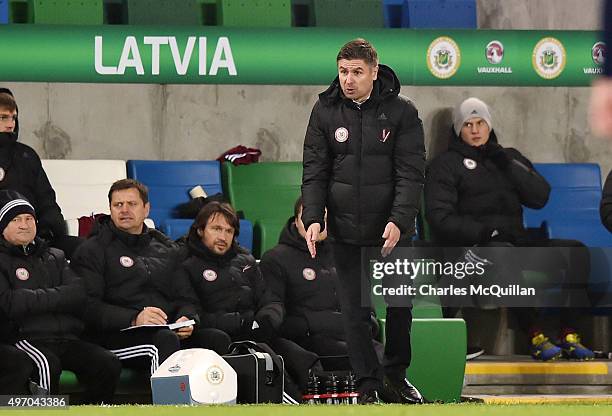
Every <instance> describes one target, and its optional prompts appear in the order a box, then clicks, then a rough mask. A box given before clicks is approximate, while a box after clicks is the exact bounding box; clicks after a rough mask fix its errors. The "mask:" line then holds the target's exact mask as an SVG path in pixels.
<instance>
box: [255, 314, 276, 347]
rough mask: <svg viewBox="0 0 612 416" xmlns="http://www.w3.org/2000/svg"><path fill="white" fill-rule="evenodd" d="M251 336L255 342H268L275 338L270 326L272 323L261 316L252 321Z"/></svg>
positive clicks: (272, 327)
mask: <svg viewBox="0 0 612 416" xmlns="http://www.w3.org/2000/svg"><path fill="white" fill-rule="evenodd" d="M251 336H252V337H253V339H254V340H255V341H257V342H268V341H270V340H272V339H274V338H276V331H275V330H274V326H273V325H272V321H271V320H270V318H268V317H267V316H262V317H261V318H258V319H257V320H256V321H253V328H252V330H251Z"/></svg>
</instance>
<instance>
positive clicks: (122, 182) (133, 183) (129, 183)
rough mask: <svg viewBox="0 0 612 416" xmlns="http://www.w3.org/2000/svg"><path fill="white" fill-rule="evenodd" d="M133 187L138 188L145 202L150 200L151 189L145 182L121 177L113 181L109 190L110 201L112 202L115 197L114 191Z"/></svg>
mask: <svg viewBox="0 0 612 416" xmlns="http://www.w3.org/2000/svg"><path fill="white" fill-rule="evenodd" d="M132 188H136V189H137V190H138V193H139V194H140V199H142V203H143V204H146V203H147V202H149V190H148V189H147V187H146V186H145V185H144V184H143V183H140V182H138V181H137V180H136V179H119V180H118V181H116V182H115V183H113V184H112V185H111V187H110V189H109V190H108V203H109V204H110V203H111V201H112V199H113V192H115V191H123V190H124V189H132Z"/></svg>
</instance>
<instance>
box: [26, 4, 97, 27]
mask: <svg viewBox="0 0 612 416" xmlns="http://www.w3.org/2000/svg"><path fill="white" fill-rule="evenodd" d="M28 21H29V22H30V23H37V24H61V25H101V24H103V23H104V6H103V1H102V0H88V1H74V0H53V1H50V0H30V1H29V3H28Z"/></svg>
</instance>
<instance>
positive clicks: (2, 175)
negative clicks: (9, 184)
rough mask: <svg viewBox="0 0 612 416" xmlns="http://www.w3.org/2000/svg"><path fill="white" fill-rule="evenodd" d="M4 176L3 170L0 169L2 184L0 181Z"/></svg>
mask: <svg viewBox="0 0 612 416" xmlns="http://www.w3.org/2000/svg"><path fill="white" fill-rule="evenodd" d="M5 175H6V174H5V173H4V169H2V168H0V182H2V180H3V179H4V176H5Z"/></svg>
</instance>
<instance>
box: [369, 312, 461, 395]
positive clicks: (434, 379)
mask: <svg viewBox="0 0 612 416" xmlns="http://www.w3.org/2000/svg"><path fill="white" fill-rule="evenodd" d="M380 324H381V325H380V327H381V340H382V341H383V342H384V339H385V338H384V337H385V333H384V331H385V325H384V324H385V320H384V319H380ZM410 343H411V346H412V362H411V364H410V368H408V370H407V372H406V374H407V376H408V378H409V380H410V382H412V383H413V384H414V385H415V386H417V388H418V389H419V391H420V392H421V393H422V394H423V396H424V397H425V398H426V399H427V400H430V401H441V402H446V403H449V402H460V401H461V389H462V388H463V377H464V375H465V354H466V345H467V333H466V329H465V321H464V320H463V319H438V318H415V319H413V320H412V332H411V336H410Z"/></svg>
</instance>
